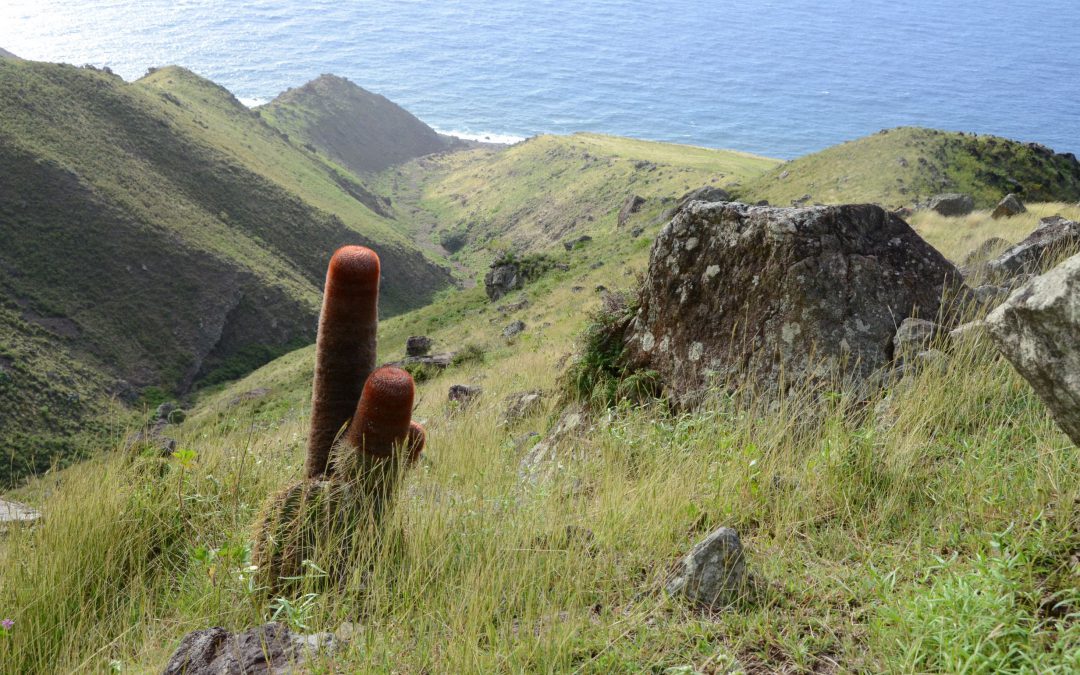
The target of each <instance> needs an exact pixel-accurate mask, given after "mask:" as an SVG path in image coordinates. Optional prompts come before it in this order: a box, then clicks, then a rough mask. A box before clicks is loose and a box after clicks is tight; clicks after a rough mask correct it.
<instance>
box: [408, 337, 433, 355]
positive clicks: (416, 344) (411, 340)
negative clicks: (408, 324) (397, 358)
mask: <svg viewBox="0 0 1080 675" xmlns="http://www.w3.org/2000/svg"><path fill="white" fill-rule="evenodd" d="M431 345H432V341H431V338H429V337H428V336H426V335H410V336H409V337H408V338H406V339H405V356H426V355H427V354H428V353H429V352H430V351H431Z"/></svg>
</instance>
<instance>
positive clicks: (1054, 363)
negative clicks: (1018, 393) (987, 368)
mask: <svg viewBox="0 0 1080 675" xmlns="http://www.w3.org/2000/svg"><path fill="white" fill-rule="evenodd" d="M986 325H987V328H988V329H989V331H990V335H991V337H992V338H993V340H994V342H995V343H997V346H998V348H999V349H1000V350H1001V352H1002V354H1004V355H1005V358H1007V359H1009V361H1010V362H1011V363H1012V364H1013V366H1014V367H1015V368H1016V370H1017V371H1018V372H1019V373H1020V374H1021V375H1023V376H1024V379H1026V380H1027V381H1028V382H1029V383H1030V384H1031V386H1032V388H1033V389H1034V390H1035V392H1036V393H1037V394H1039V396H1040V397H1041V398H1042V399H1043V401H1045V402H1046V405H1047V407H1048V408H1050V412H1051V413H1052V414H1053V415H1054V419H1055V420H1056V421H1057V423H1058V425H1059V426H1060V427H1061V428H1062V430H1064V431H1065V433H1066V434H1068V435H1069V438H1071V439H1072V442H1073V443H1075V444H1077V445H1080V338H1078V336H1080V254H1078V255H1074V256H1073V257H1071V258H1069V259H1068V260H1066V261H1065V262H1063V263H1061V264H1060V265H1058V266H1057V267H1055V268H1054V269H1052V270H1050V271H1049V272H1047V273H1046V274H1043V275H1042V276H1039V277H1036V278H1035V279H1033V280H1031V281H1030V282H1028V283H1027V284H1026V285H1025V286H1023V287H1021V288H1019V289H1017V290H1016V291H1015V292H1013V294H1012V295H1010V296H1009V299H1008V300H1006V301H1005V302H1004V303H1003V304H1002V305H1001V306H1000V307H998V308H997V309H996V310H994V312H993V313H992V314H990V316H989V317H987V319H986Z"/></svg>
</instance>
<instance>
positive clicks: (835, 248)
mask: <svg viewBox="0 0 1080 675" xmlns="http://www.w3.org/2000/svg"><path fill="white" fill-rule="evenodd" d="M961 288H963V285H962V283H961V281H960V273H959V272H958V271H957V270H956V268H955V267H954V266H953V265H952V263H950V262H949V261H948V260H946V259H945V257H944V256H942V255H941V254H940V253H938V252H937V251H936V250H935V249H934V248H933V247H932V246H930V245H929V244H927V243H926V242H925V241H923V240H922V238H920V237H919V235H917V234H916V233H915V231H914V230H912V229H911V228H910V227H909V226H908V224H907V223H905V222H904V221H903V220H901V219H900V218H899V217H897V216H894V215H892V214H890V213H888V212H886V211H885V210H883V209H881V208H880V207H878V206H874V205H869V204H865V205H848V206H821V207H809V208H774V207H758V206H747V205H745V204H741V203H737V202H723V203H714V204H707V203H703V202H691V203H690V204H688V205H687V207H686V208H684V209H683V210H682V211H681V212H679V213H678V214H677V215H676V217H675V218H674V219H672V221H671V222H670V223H668V225H667V226H666V227H665V228H664V229H663V231H662V232H661V233H660V234H659V236H658V237H657V239H656V241H655V242H654V244H653V248H652V253H651V256H650V261H649V270H648V274H647V276H646V279H645V283H644V286H643V287H642V290H641V296H640V309H639V310H638V312H637V315H636V316H635V317H634V318H633V319H632V320H631V321H630V324H629V326H628V327H627V329H626V333H625V335H626V339H625V347H626V349H625V352H624V355H625V357H624V358H625V359H626V365H628V366H629V367H630V368H633V369H652V370H655V371H657V372H658V374H659V375H660V378H661V380H662V381H663V383H664V386H665V388H666V389H667V391H668V393H670V394H673V395H674V398H675V399H676V400H682V401H692V400H693V399H694V398H695V397H696V396H697V394H698V393H699V392H700V391H701V390H703V389H704V388H705V387H707V386H708V385H709V384H710V383H712V382H715V383H717V384H719V385H722V386H723V385H726V384H729V383H743V382H749V383H752V384H755V385H757V386H756V388H757V389H758V390H759V391H760V390H762V389H766V390H770V389H775V388H776V387H778V386H780V385H781V384H783V385H784V386H785V387H790V386H792V385H794V384H796V383H798V382H800V381H805V380H807V379H815V380H828V381H831V379H832V377H833V376H835V375H838V374H839V375H842V376H843V377H844V378H846V379H847V380H848V382H849V383H854V384H859V383H862V382H865V381H867V380H868V379H869V378H870V376H871V375H872V374H873V373H874V371H876V370H877V369H879V368H882V367H883V366H886V365H888V364H889V363H890V362H891V361H892V359H893V336H894V335H895V334H896V330H897V326H898V325H899V324H900V323H901V322H902V321H903V320H904V319H906V318H908V317H910V316H914V315H918V316H921V317H929V318H935V317H937V316H938V314H939V310H940V309H941V307H940V303H941V299H942V297H943V294H944V293H946V291H949V292H952V291H958V290H960V289H961ZM948 327H949V326H945V328H946V329H947V328H948Z"/></svg>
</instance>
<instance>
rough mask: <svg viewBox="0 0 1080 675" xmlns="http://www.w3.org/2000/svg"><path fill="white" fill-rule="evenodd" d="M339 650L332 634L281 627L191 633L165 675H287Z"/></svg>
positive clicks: (176, 653)
mask: <svg viewBox="0 0 1080 675" xmlns="http://www.w3.org/2000/svg"><path fill="white" fill-rule="evenodd" d="M337 648H338V640H337V638H336V637H335V636H334V635H333V634H331V633H316V634H313V635H300V634H297V633H294V632H292V630H290V629H289V628H288V626H285V625H284V624H280V623H268V624H265V625H262V626H258V627H255V628H249V629H248V630H245V631H243V632H240V633H230V632H229V631H227V630H225V629H224V628H221V627H214V628H206V629H203V630H197V631H193V632H191V633H188V634H187V635H185V636H184V638H183V640H181V641H180V646H179V647H177V649H176V651H175V652H174V653H173V655H172V657H171V658H170V659H169V662H168V663H167V664H166V665H165V670H164V675H286V674H290V675H291V674H292V673H298V672H305V670H304V665H305V663H307V662H309V661H311V660H312V659H313V657H317V656H318V655H319V654H322V655H324V656H328V655H330V654H332V653H333V652H334V651H335V650H336V649H337Z"/></svg>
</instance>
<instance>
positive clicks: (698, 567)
mask: <svg viewBox="0 0 1080 675" xmlns="http://www.w3.org/2000/svg"><path fill="white" fill-rule="evenodd" d="M746 576H747V575H746V560H745V558H744V556H743V547H742V542H741V541H740V540H739V534H738V533H737V532H736V531H735V530H733V529H731V528H730V527H721V528H720V529H718V530H716V531H715V532H713V533H712V534H710V535H709V536H708V537H706V538H705V539H704V540H702V541H700V542H698V543H697V544H696V545H695V546H694V548H693V550H691V551H690V553H688V554H687V555H686V557H685V558H683V560H682V563H681V564H680V566H679V571H678V572H677V573H676V576H675V578H674V579H672V580H671V582H669V583H668V585H667V592H668V593H669V594H670V595H674V596H681V597H684V598H686V599H687V600H689V601H690V602H691V603H692V604H694V605H696V606H698V607H702V608H704V609H708V610H720V609H724V608H725V607H730V606H731V605H732V604H734V603H735V601H736V600H738V599H739V597H740V595H741V594H742V592H743V589H744V588H745V585H746V580H747V579H746Z"/></svg>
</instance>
